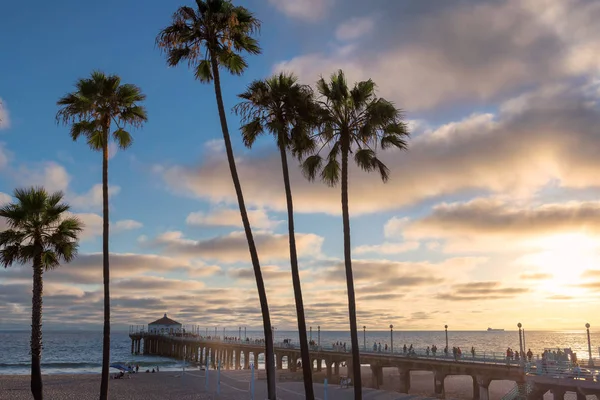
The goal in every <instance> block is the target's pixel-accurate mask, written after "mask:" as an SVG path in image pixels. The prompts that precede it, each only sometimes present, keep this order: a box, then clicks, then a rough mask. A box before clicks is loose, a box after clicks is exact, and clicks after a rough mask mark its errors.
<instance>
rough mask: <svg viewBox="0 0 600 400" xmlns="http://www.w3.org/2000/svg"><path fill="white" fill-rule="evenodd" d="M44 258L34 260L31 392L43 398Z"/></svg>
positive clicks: (36, 396)
mask: <svg viewBox="0 0 600 400" xmlns="http://www.w3.org/2000/svg"><path fill="white" fill-rule="evenodd" d="M42 274H43V269H42V259H41V256H36V257H35V259H34V262H33V297H32V300H31V394H32V395H33V398H34V399H35V400H42V399H43V393H42V368H41V359H42V292H43V280H42Z"/></svg>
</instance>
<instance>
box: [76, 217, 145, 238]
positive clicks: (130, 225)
mask: <svg viewBox="0 0 600 400" xmlns="http://www.w3.org/2000/svg"><path fill="white" fill-rule="evenodd" d="M70 215H73V216H74V217H76V218H78V219H79V220H80V221H81V222H82V223H83V225H84V227H83V231H82V233H81V235H80V239H81V240H83V241H85V240H91V239H93V238H95V237H97V236H100V235H102V228H103V218H102V215H100V214H95V213H71V214H70ZM142 226H143V225H142V223H141V222H138V221H134V220H132V219H125V220H120V221H116V222H115V223H113V224H112V227H111V232H113V233H119V232H123V231H127V230H133V229H139V228H141V227H142Z"/></svg>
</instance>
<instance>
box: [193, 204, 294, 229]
mask: <svg viewBox="0 0 600 400" xmlns="http://www.w3.org/2000/svg"><path fill="white" fill-rule="evenodd" d="M248 218H249V219H250V224H251V226H252V227H253V228H256V229H267V230H270V229H274V228H275V227H277V226H278V225H279V224H281V223H282V222H283V221H275V220H271V219H270V218H269V214H268V213H267V212H266V211H265V210H249V211H248ZM185 222H186V224H188V225H198V226H234V227H236V228H242V227H243V226H242V218H241V216H240V211H239V209H231V208H220V209H216V210H212V211H211V212H210V213H205V212H202V211H198V212H193V213H190V214H189V215H188V216H187V218H186V220H185Z"/></svg>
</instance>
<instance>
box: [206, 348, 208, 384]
mask: <svg viewBox="0 0 600 400" xmlns="http://www.w3.org/2000/svg"><path fill="white" fill-rule="evenodd" d="M206 393H208V350H207V351H206Z"/></svg>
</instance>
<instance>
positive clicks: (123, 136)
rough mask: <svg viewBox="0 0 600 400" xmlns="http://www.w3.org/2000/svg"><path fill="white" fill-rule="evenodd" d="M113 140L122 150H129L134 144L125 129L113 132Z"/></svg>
mask: <svg viewBox="0 0 600 400" xmlns="http://www.w3.org/2000/svg"><path fill="white" fill-rule="evenodd" d="M113 140H114V141H115V143H116V144H117V146H118V147H119V148H120V149H123V150H125V149H127V148H128V147H129V146H131V144H132V143H133V137H132V136H131V135H130V134H129V132H127V131H126V130H125V129H123V128H119V129H117V130H116V131H114V132H113Z"/></svg>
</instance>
